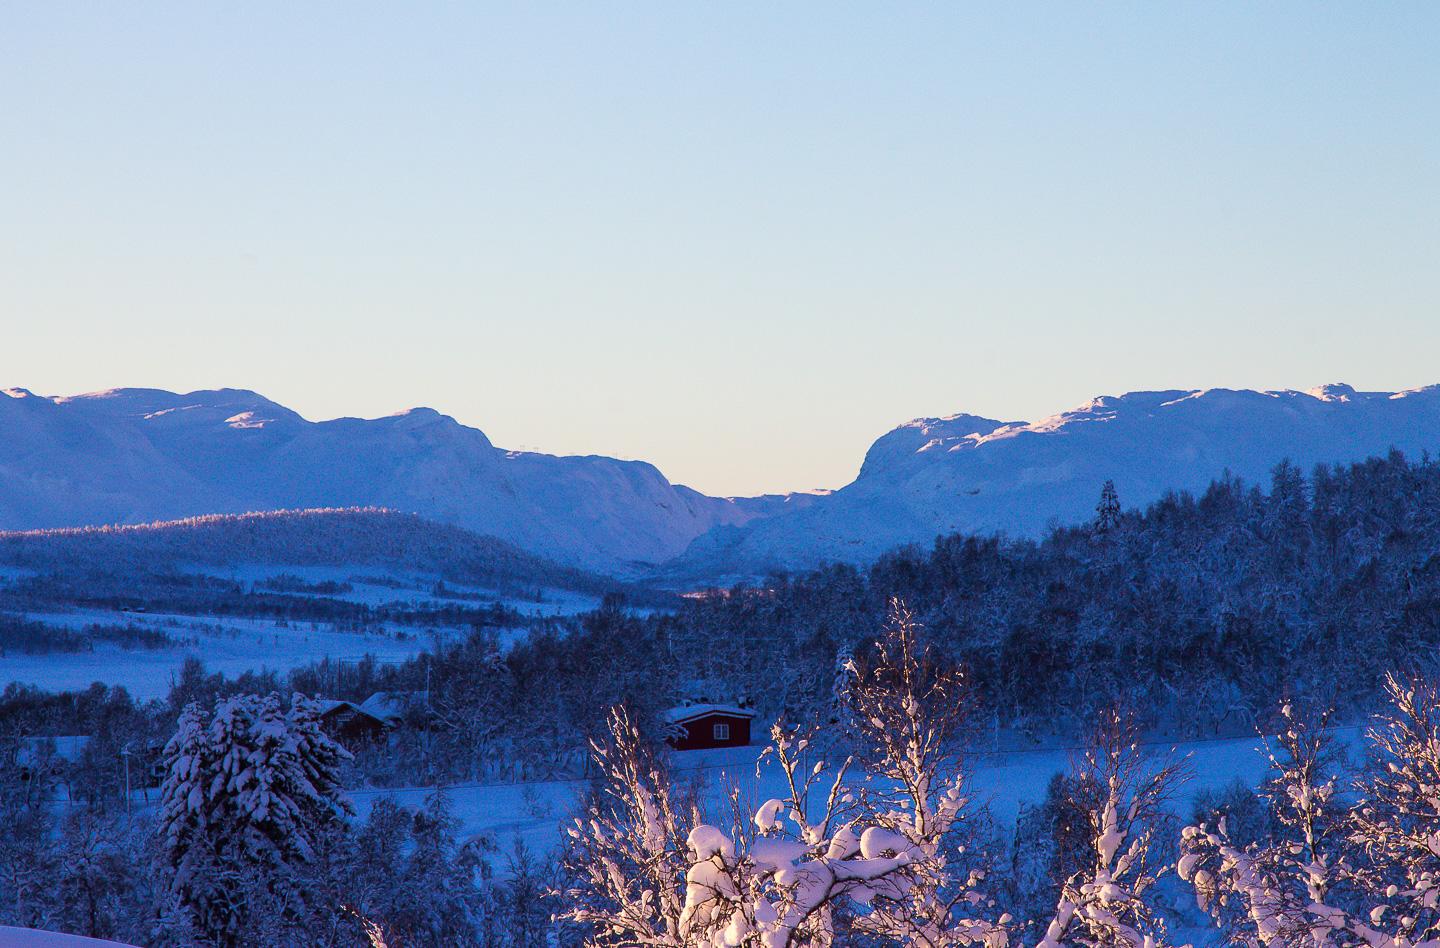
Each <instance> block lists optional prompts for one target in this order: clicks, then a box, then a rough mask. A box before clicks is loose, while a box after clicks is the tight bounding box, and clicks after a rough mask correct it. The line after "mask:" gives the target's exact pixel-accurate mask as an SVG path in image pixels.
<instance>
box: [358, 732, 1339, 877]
mask: <svg viewBox="0 0 1440 948" xmlns="http://www.w3.org/2000/svg"><path fill="white" fill-rule="evenodd" d="M1362 731H1363V728H1361V727H1359V726H1356V727H1347V728H1336V729H1335V735H1336V738H1337V741H1338V743H1339V744H1340V745H1342V746H1344V747H1346V748H1348V749H1349V750H1350V752H1351V753H1352V754H1355V753H1358V751H1359V748H1360V742H1361V734H1362ZM1172 747H1173V749H1174V755H1175V756H1176V757H1177V758H1179V757H1184V758H1187V761H1188V767H1187V773H1188V774H1189V779H1188V780H1187V781H1186V782H1185V783H1184V785H1183V786H1182V787H1181V788H1180V792H1179V793H1178V794H1177V795H1176V797H1175V798H1174V800H1173V801H1172V808H1173V811H1174V812H1175V813H1176V814H1177V815H1178V816H1181V817H1186V818H1188V817H1189V815H1190V813H1191V811H1192V809H1193V807H1194V802H1195V798H1196V795H1197V794H1199V793H1200V792H1201V791H1205V790H1217V789H1220V788H1223V787H1225V786H1226V785H1228V784H1230V783H1231V782H1233V781H1234V780H1236V779H1238V780H1240V781H1241V782H1243V783H1244V784H1245V785H1247V786H1250V787H1257V786H1259V784H1260V782H1261V780H1262V779H1264V777H1265V776H1266V773H1267V771H1268V769H1269V764H1268V762H1267V760H1266V759H1265V757H1264V755H1263V753H1262V750H1263V745H1262V744H1261V742H1260V741H1259V739H1258V738H1240V739H1232V740H1212V741H1193V742H1188V743H1181V744H1176V745H1171V744H1159V745H1153V746H1147V748H1146V751H1147V753H1148V754H1150V755H1151V756H1153V757H1154V759H1156V761H1157V762H1159V761H1163V760H1164V759H1166V758H1167V756H1168V755H1169V754H1170V752H1171V749H1172ZM762 750H763V747H759V746H756V747H738V748H727V749H724V750H712V751H687V752H684V753H678V754H676V755H675V756H674V758H673V764H674V767H675V768H676V771H677V772H676V778H677V780H686V779H690V778H697V779H699V780H700V781H702V782H703V785H704V788H705V798H706V801H707V804H708V806H709V812H710V813H712V814H718V813H720V812H721V806H722V804H723V802H724V800H725V794H726V787H727V786H728V784H729V782H730V780H731V779H733V780H734V782H736V783H737V784H738V785H739V787H740V790H741V792H742V794H744V795H745V796H746V797H753V802H754V803H756V804H759V803H763V802H764V801H765V800H767V799H769V798H771V797H782V796H784V795H785V787H784V785H783V783H782V781H781V775H780V773H779V770H778V768H776V767H774V766H767V767H766V768H764V769H762V771H761V772H760V775H759V777H758V778H757V776H756V772H755V761H756V757H757V755H758V754H759V753H760V752H761V751H762ZM1076 754H1077V751H1076V750H1075V749H1069V748H1061V749H1043V750H1005V751H994V752H990V753H987V754H985V755H984V756H982V757H981V758H980V759H979V760H978V761H977V762H976V765H975V767H974V768H973V771H972V773H971V777H970V782H969V788H970V793H971V799H972V800H973V801H974V802H975V803H976V804H980V805H984V806H985V807H987V808H988V809H989V811H990V814H991V815H992V817H993V818H994V820H995V823H996V825H998V826H1000V827H1008V826H1013V825H1014V821H1015V818H1016V816H1017V815H1018V813H1019V811H1020V807H1021V806H1022V805H1026V804H1038V803H1040V802H1041V801H1042V800H1043V799H1044V797H1045V788H1046V785H1047V784H1049V782H1050V778H1051V777H1052V776H1054V775H1055V774H1056V773H1060V772H1063V771H1067V770H1070V769H1071V767H1072V764H1073V762H1074V760H1075V757H1076ZM586 785H587V781H585V780H565V781H549V782H541V783H527V784H505V785H491V786H481V785H474V784H461V785H455V786H451V787H448V788H447V789H446V793H447V794H448V796H449V798H450V802H451V804H452V805H453V807H454V810H455V816H456V817H457V818H458V819H459V820H460V822H461V830H462V832H461V835H462V838H463V837H466V836H478V835H482V834H486V835H490V836H492V837H493V838H494V840H495V842H496V843H497V844H498V846H499V850H500V853H501V862H500V865H498V866H497V869H498V871H500V872H501V873H502V874H503V873H504V872H505V868H506V867H505V865H504V864H503V856H504V854H506V853H508V852H509V851H510V849H511V846H512V844H513V841H514V839H515V838H516V837H519V838H520V839H521V840H523V841H524V843H525V845H526V846H527V847H529V848H530V849H532V850H533V851H536V852H548V851H552V850H554V849H555V848H556V847H557V846H558V844H559V839H560V832H561V826H562V823H563V822H564V821H565V820H566V819H567V818H568V815H569V814H571V813H572V812H573V810H574V808H575V806H576V802H577V801H578V799H579V797H580V794H582V793H583V792H584V790H585V788H586ZM431 792H432V791H431V790H430V788H410V789H404V790H399V791H391V790H361V791H355V792H352V794H351V796H352V797H353V799H354V801H355V804H356V809H357V810H358V811H359V816H360V817H361V818H363V817H364V816H365V814H366V813H367V812H368V811H369V808H370V805H371V804H372V803H373V802H374V801H375V800H376V799H378V798H380V797H383V796H385V795H387V794H393V795H394V796H395V797H396V798H397V799H399V801H400V802H401V803H403V804H405V805H406V806H420V805H421V804H422V803H423V802H424V800H425V797H426V796H427V795H429V794H430V793H431Z"/></svg>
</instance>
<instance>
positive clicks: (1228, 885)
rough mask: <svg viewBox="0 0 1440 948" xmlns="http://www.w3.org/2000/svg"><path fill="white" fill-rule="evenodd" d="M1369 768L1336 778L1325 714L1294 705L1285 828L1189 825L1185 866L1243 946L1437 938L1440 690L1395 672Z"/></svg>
mask: <svg viewBox="0 0 1440 948" xmlns="http://www.w3.org/2000/svg"><path fill="white" fill-rule="evenodd" d="M1386 691H1387V693H1388V695H1389V698H1390V702H1391V708H1390V709H1389V710H1388V711H1387V712H1386V713H1384V714H1382V715H1380V716H1378V717H1377V719H1376V722H1375V724H1374V726H1372V727H1371V728H1370V730H1369V731H1368V733H1367V739H1368V742H1369V744H1370V760H1369V763H1368V766H1367V767H1366V768H1365V770H1364V771H1363V772H1362V773H1361V774H1360V775H1359V777H1358V778H1357V779H1356V780H1355V781H1354V782H1353V786H1351V787H1350V788H1349V789H1348V790H1344V789H1342V788H1341V787H1340V786H1339V780H1338V777H1337V775H1336V773H1335V771H1336V769H1337V768H1336V767H1335V766H1334V765H1333V764H1332V762H1331V758H1332V756H1333V755H1332V748H1331V739H1330V737H1329V735H1328V734H1327V731H1326V729H1325V727H1324V724H1325V719H1324V718H1323V717H1322V718H1320V720H1319V721H1318V722H1310V721H1307V720H1306V719H1304V718H1303V717H1302V716H1300V715H1298V714H1296V713H1295V712H1294V710H1293V709H1292V708H1291V706H1289V705H1288V704H1287V705H1286V706H1285V707H1283V708H1282V709H1281V713H1282V716H1283V719H1284V727H1283V729H1282V733H1281V734H1280V736H1279V739H1278V743H1279V745H1280V753H1279V754H1272V757H1271V760H1272V765H1273V767H1274V769H1275V770H1276V771H1277V773H1278V776H1277V777H1276V778H1275V779H1274V780H1273V781H1272V782H1271V784H1270V785H1269V787H1268V788H1267V790H1268V794H1267V796H1268V798H1269V800H1270V804H1271V808H1272V811H1273V813H1274V816H1275V818H1276V821H1277V823H1279V825H1280V826H1281V827H1282V833H1281V834H1280V835H1279V837H1278V838H1276V839H1272V840H1266V841H1262V842H1258V843H1252V844H1250V845H1247V846H1239V845H1236V844H1235V843H1233V842H1232V841H1231V840H1230V839H1229V837H1228V835H1227V833H1226V828H1225V825H1224V821H1223V820H1222V821H1221V822H1220V824H1219V825H1218V826H1215V827H1209V826H1205V825H1200V826H1192V827H1188V828H1187V829H1186V830H1185V832H1184V842H1183V848H1184V855H1183V856H1182V857H1181V860H1180V865H1179V872H1180V875H1181V876H1182V877H1183V878H1185V879H1187V880H1188V881H1190V883H1191V884H1192V885H1193V886H1194V888H1195V892H1196V898H1197V901H1198V903H1199V904H1200V906H1201V908H1203V909H1206V910H1208V911H1209V912H1210V913H1211V915H1212V916H1213V917H1214V918H1215V919H1216V922H1217V923H1218V924H1219V925H1220V926H1221V927H1222V928H1223V929H1226V930H1227V932H1228V934H1229V935H1230V937H1231V939H1232V940H1233V941H1235V942H1237V943H1240V944H1246V945H1255V946H1260V945H1266V946H1268V945H1290V944H1300V943H1303V944H1313V945H1357V946H1370V948H1419V946H1429V948H1434V946H1440V913H1437V902H1440V692H1437V689H1436V687H1435V685H1434V684H1432V683H1429V682H1424V681H1419V680H1415V681H1402V680H1401V679H1400V678H1398V677H1396V676H1394V675H1391V676H1388V677H1387V679H1386Z"/></svg>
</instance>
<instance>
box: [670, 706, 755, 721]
mask: <svg viewBox="0 0 1440 948" xmlns="http://www.w3.org/2000/svg"><path fill="white" fill-rule="evenodd" d="M708 714H723V715H727V716H729V717H732V718H753V717H754V716H755V712H754V711H751V710H750V709H749V708H741V707H737V706H735V705H733V704H687V705H684V706H683V707H679V708H671V709H670V710H669V711H666V712H665V720H667V721H669V722H670V723H671V724H684V723H685V722H686V721H693V720H695V719H696V718H703V717H705V716H706V715H708Z"/></svg>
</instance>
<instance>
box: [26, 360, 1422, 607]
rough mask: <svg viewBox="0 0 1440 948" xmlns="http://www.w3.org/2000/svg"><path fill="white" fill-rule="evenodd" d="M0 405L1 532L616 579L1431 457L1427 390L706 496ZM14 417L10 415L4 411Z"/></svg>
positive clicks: (1132, 427)
mask: <svg viewBox="0 0 1440 948" xmlns="http://www.w3.org/2000/svg"><path fill="white" fill-rule="evenodd" d="M4 393H5V395H4V396H0V443H3V444H4V445H5V447H6V451H5V453H4V454H3V455H0V530H3V529H12V530H14V529H34V528H59V527H76V526H87V525H95V524H112V523H120V524H123V523H143V522H148V521H155V520H174V519H180V518H185V517H194V516H201V515H207V514H238V513H245V512H249V511H256V510H279V509H300V508H333V507H384V508H389V509H394V510H399V511H404V512H406V513H413V514H416V515H418V516H421V517H424V518H426V519H430V520H434V521H436V522H439V523H443V524H449V525H454V526H458V527H462V528H464V529H467V530H470V531H472V532H474V533H478V534H482V535H488V536H494V537H496V538H498V539H500V540H503V541H505V542H507V543H510V544H512V545H514V546H516V547H518V548H520V549H522V550H525V551H527V552H529V553H533V554H535V555H537V556H541V557H544V558H546V559H549V560H553V561H555V562H557V563H561V564H564V565H567V566H573V567H577V568H582V569H586V570H589V571H592V572H599V573H606V574H609V575H617V576H622V577H627V576H628V577H631V578H634V577H639V576H645V575H650V576H656V575H658V576H660V577H669V578H674V577H680V578H681V581H690V580H692V579H693V580H695V581H703V580H707V579H711V578H714V577H717V576H728V575H734V576H744V575H749V576H753V575H757V574H761V573H764V572H766V571H769V570H772V569H794V568H804V567H809V566H814V565H817V564H819V563H821V562H825V561H845V562H854V563H862V562H865V561H867V560H870V559H874V558H875V557H876V556H878V555H880V554H881V553H883V552H885V551H886V550H889V549H891V548H893V547H896V546H900V545H905V544H909V543H917V542H919V543H928V542H929V541H930V540H932V539H933V538H934V537H935V536H937V535H940V534H945V533H952V532H969V533H1003V534H1007V535H1011V536H1016V537H1025V536H1037V535H1039V534H1040V533H1042V532H1044V530H1045V529H1046V528H1047V527H1048V526H1049V525H1051V524H1055V523H1067V522H1068V523H1073V522H1079V521H1083V520H1084V519H1086V518H1087V517H1088V516H1090V515H1091V513H1092V512H1093V505H1094V503H1095V498H1096V497H1097V496H1098V493H1099V489H1100V485H1101V484H1102V483H1103V482H1104V481H1106V480H1114V481H1115V483H1116V485H1117V487H1118V488H1119V490H1120V496H1121V500H1122V502H1123V503H1125V504H1126V505H1128V506H1136V505H1143V504H1146V503H1149V502H1150V501H1153V500H1156V499H1158V498H1159V497H1160V496H1161V495H1162V494H1163V493H1165V492H1166V491H1170V490H1186V489H1203V487H1204V485H1205V484H1206V483H1208V481H1209V480H1211V479H1213V478H1215V477H1218V476H1220V475H1222V474H1223V473H1225V472H1226V471H1230V472H1231V473H1233V474H1236V475H1238V476H1240V477H1242V478H1244V479H1245V480H1248V481H1251V482H1256V481H1260V480H1263V478H1264V477H1265V476H1266V475H1267V473H1268V471H1269V469H1270V468H1271V467H1272V466H1273V465H1274V464H1275V463H1276V462H1278V461H1279V460H1281V459H1282V458H1289V459H1290V460H1292V461H1294V462H1296V463H1297V464H1300V465H1301V466H1304V467H1309V466H1312V465H1314V464H1316V463H1342V462H1346V461H1353V460H1358V459H1360V458H1363V457H1367V456H1373V455H1377V454H1383V453H1385V452H1386V451H1388V450H1389V449H1391V448H1392V447H1394V448H1399V449H1400V450H1402V451H1405V452H1406V453H1412V454H1414V453H1418V452H1419V451H1422V450H1431V449H1435V448H1440V385H1431V386H1426V387H1423V388H1416V389H1407V390H1403V391H1398V392H1383V391H1382V392H1362V391H1357V390H1356V389H1355V388H1353V387H1351V386H1349V385H1345V384H1343V383H1331V384H1328V385H1321V386H1317V387H1315V388H1312V389H1308V390H1305V391H1297V390H1292V389H1276V390H1263V391H1257V390H1250V389H1227V388H1206V389H1162V390H1154V391H1137V392H1129V393H1126V394H1123V395H1118V396H1116V395H1102V396H1098V397H1096V398H1092V399H1090V400H1088V401H1086V402H1084V403H1082V404H1080V405H1078V406H1076V407H1074V408H1071V409H1069V410H1066V411H1062V412H1058V413H1056V414H1054V415H1049V416H1046V417H1043V418H1041V419H1039V420H1037V421H1033V422H1025V421H1001V420H998V419H993V418H986V417H983V416H980V415H973V414H966V413H957V414H953V415H946V416H939V417H922V418H916V419H912V420H911V421H908V422H905V423H904V424H901V425H898V426H896V427H895V428H893V429H891V430H890V431H888V432H886V433H885V434H883V435H881V436H880V437H879V438H877V439H876V440H875V441H874V442H873V443H872V444H871V446H870V448H869V450H868V451H867V452H866V454H865V457H864V460H863V463H862V464H861V467H860V471H859V474H858V475H857V476H856V478H855V480H854V481H852V482H851V483H850V484H848V485H846V486H845V487H843V488H841V489H839V490H837V491H832V492H817V493H796V494H781V495H764V496H761V497H753V498H736V497H731V498H723V497H710V496H707V495H705V494H703V493H701V492H699V491H696V490H693V489H691V488H689V487H686V486H684V485H679V484H673V483H671V482H670V481H669V480H667V479H666V478H665V476H664V475H663V474H662V473H661V472H660V470H659V469H658V468H656V467H655V466H654V465H652V464H650V463H648V462H645V461H620V460H616V459H614V458H609V457H605V456H603V455H585V456H556V455H548V454H540V453H536V452H528V451H513V450H507V449H504V448H500V447H497V446H496V445H494V444H493V443H492V442H491V441H490V439H489V438H488V437H487V436H486V435H485V433H484V432H483V431H481V430H480V429H478V428H473V427H470V426H466V425H463V424H461V423H460V422H458V421H456V420H455V419H454V418H453V417H451V416H449V415H446V414H443V413H441V412H439V411H436V410H435V409H432V408H412V409H407V410H404V411H401V412H397V413H395V414H391V415H386V416H383V417H380V418H373V419H363V418H353V417H342V418H335V419H331V420H328V421H308V420H306V419H305V418H303V417H301V416H300V415H299V414H298V413H296V412H294V411H293V410H291V409H289V408H286V407H285V406H283V405H280V404H279V403H277V402H274V401H271V400H270V399H267V398H265V397H263V396H261V395H259V394H258V393H255V392H252V391H249V390H247V389H212V390H201V391H196V392H189V393H183V394H182V393H174V392H166V391H164V390H161V389H143V388H131V389H110V390H106V391H102V392H93V393H89V394H86V395H76V396H63V397H55V396H40V395H35V394H33V393H32V392H30V391H28V390H25V389H17V388H12V389H6V390H4ZM5 396H8V397H5Z"/></svg>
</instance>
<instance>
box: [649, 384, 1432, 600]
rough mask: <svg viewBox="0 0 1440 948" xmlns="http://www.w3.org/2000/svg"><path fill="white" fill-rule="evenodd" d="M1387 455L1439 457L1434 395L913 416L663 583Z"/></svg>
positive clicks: (709, 544) (1325, 390) (1234, 396)
mask: <svg viewBox="0 0 1440 948" xmlns="http://www.w3.org/2000/svg"><path fill="white" fill-rule="evenodd" d="M1392 447H1395V448H1399V449H1400V450H1402V451H1404V452H1405V453H1406V454H1410V455H1413V456H1418V455H1419V453H1420V452H1421V451H1424V450H1429V451H1430V452H1431V453H1440V386H1430V387H1428V388H1423V389H1416V390H1413V391H1405V392H1394V393H1392V392H1357V391H1355V390H1354V389H1353V388H1351V387H1350V386H1348V385H1326V386H1322V387H1320V388H1316V389H1311V390H1310V391H1307V392H1297V391H1269V392H1256V391H1235V390H1229V389H1206V390H1195V391H1168V392H1132V393H1130V394H1128V395H1121V396H1119V397H1111V396H1106V397H1102V398H1096V399H1094V400H1093V401H1091V402H1089V403H1088V404H1085V405H1081V406H1080V407H1078V408H1075V409H1073V410H1071V411H1067V412H1063V413H1061V414H1059V415H1055V416H1053V417H1050V418H1046V419H1043V420H1041V421H1038V422H1034V423H1025V422H1000V421H995V420H993V419H989V418H980V417H976V416H974V415H952V416H950V417H947V418H921V419H917V420H915V421H912V422H909V423H908V424H905V425H901V426H900V427H898V428H896V429H895V430H893V431H891V432H889V433H888V434H886V435H884V436H883V437H881V438H880V439H879V440H878V441H876V442H875V444H874V445H873V446H872V447H871V448H870V451H869V453H868V454H867V455H866V457H865V462H864V465H863V467H862V468H861V470H860V475H859V476H858V477H857V478H856V480H855V481H854V482H853V483H851V484H850V485H849V486H847V487H845V488H843V489H841V490H838V491H836V492H834V493H833V494H830V495H828V496H826V497H820V498H817V499H816V500H815V502H813V503H812V504H810V505H809V506H808V507H807V508H806V509H803V510H795V511H793V512H787V513H783V514H781V515H779V516H774V517H770V518H767V519H764V520H757V521H753V522H751V523H749V524H747V525H743V526H738V527H737V526H721V527H718V528H716V529H715V530H712V531H711V532H710V533H708V534H706V535H705V536H703V537H701V538H699V539H697V540H696V541H695V543H694V544H693V545H692V547H691V549H690V550H688V551H687V552H686V554H685V556H684V557H682V558H681V559H680V560H679V561H677V562H676V563H675V564H673V566H672V567H671V571H672V572H674V573H675V574H677V575H684V576H696V577H698V576H708V575H717V574H725V573H731V574H736V573H741V574H743V573H755V572H761V571H763V570H765V569H767V568H772V567H796V566H807V565H811V564H814V563H817V562H819V561H822V560H842V561H852V562H864V561H866V560H870V559H873V558H874V557H876V556H878V555H879V554H881V553H883V552H885V551H886V550H888V549H891V548H893V547H895V546H897V545H900V544H904V543H914V542H920V543H929V542H930V541H931V540H933V539H934V538H935V536H936V535H938V534H942V533H949V532H953V531H967V532H981V533H989V532H994V531H1003V532H1005V533H1007V534H1009V535H1012V536H1025V535H1035V534H1038V533H1040V532H1042V531H1043V530H1044V529H1045V527H1046V526H1047V524H1049V523H1052V522H1058V523H1076V522H1080V521H1084V520H1086V519H1088V518H1090V517H1092V516H1093V515H1094V509H1095V503H1096V501H1097V499H1098V497H1099V494H1100V488H1101V486H1102V484H1103V483H1104V482H1105V481H1106V480H1107V479H1111V480H1114V482H1115V485H1116V488H1117V489H1118V491H1119V494H1120V499H1121V501H1122V503H1123V504H1124V505H1125V506H1139V505H1144V504H1146V503H1149V502H1151V501H1154V500H1156V499H1158V498H1159V497H1160V496H1162V495H1163V494H1164V493H1165V492H1166V491H1168V490H1180V489H1188V490H1201V489H1203V488H1204V487H1205V486H1206V485H1207V484H1208V483H1209V482H1210V481H1211V480H1213V479H1214V478H1216V477H1218V476H1220V475H1221V474H1223V473H1224V472H1225V471H1227V470H1228V471H1230V472H1231V473H1233V474H1236V475H1238V476H1240V477H1242V478H1243V479H1245V480H1246V481H1248V482H1251V483H1259V484H1262V485H1266V484H1268V478H1269V471H1270V469H1271V468H1272V467H1273V466H1274V465H1275V464H1276V463H1277V462H1278V461H1280V460H1281V459H1283V458H1289V459H1290V460H1292V461H1294V462H1295V463H1297V464H1299V465H1301V466H1302V467H1305V468H1309V467H1310V466H1312V465H1314V464H1317V463H1322V462H1324V463H1332V462H1345V461H1354V460H1359V459H1362V458H1365V457H1369V456H1374V455H1377V454H1384V453H1386V452H1387V451H1389V449H1390V448H1392Z"/></svg>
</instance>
